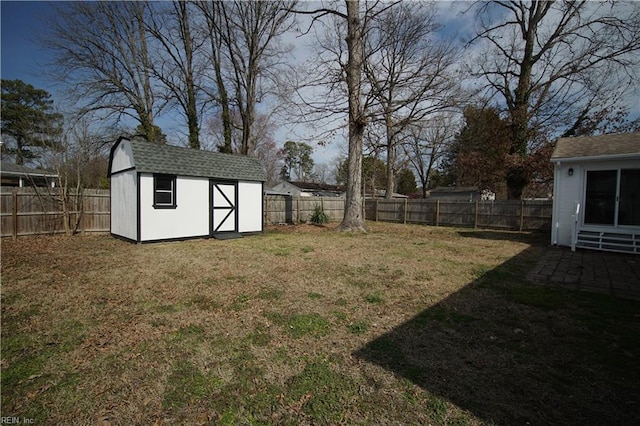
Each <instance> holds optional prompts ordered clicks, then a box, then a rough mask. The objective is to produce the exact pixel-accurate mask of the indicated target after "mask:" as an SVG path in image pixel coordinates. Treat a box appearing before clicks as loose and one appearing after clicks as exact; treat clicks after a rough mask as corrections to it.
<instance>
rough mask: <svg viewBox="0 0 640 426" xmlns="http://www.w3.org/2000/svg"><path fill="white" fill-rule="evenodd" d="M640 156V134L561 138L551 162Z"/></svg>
mask: <svg viewBox="0 0 640 426" xmlns="http://www.w3.org/2000/svg"><path fill="white" fill-rule="evenodd" d="M635 155H640V132H635V133H617V134H611V135H600V136H579V137H573V138H560V139H558V141H557V142H556V147H555V149H554V150H553V154H551V161H560V160H567V159H578V158H583V159H587V158H592V159H593V158H602V157H604V158H612V157H629V156H635Z"/></svg>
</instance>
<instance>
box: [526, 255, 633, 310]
mask: <svg viewBox="0 0 640 426" xmlns="http://www.w3.org/2000/svg"><path fill="white" fill-rule="evenodd" d="M527 279H528V280H529V281H531V282H533V283H537V284H543V285H549V286H553V287H561V288H567V289H573V290H584V291H595V292H599V293H606V294H610V295H612V296H616V297H622V298H627V299H635V300H640V256H638V255H633V254H622V253H608V252H600V251H595V250H577V251H575V252H572V251H571V250H570V249H568V248H561V247H551V248H549V249H548V250H547V251H546V252H545V254H544V256H542V257H541V258H540V260H539V261H538V263H537V264H536V266H535V267H534V268H533V269H532V270H531V271H529V273H528V275H527Z"/></svg>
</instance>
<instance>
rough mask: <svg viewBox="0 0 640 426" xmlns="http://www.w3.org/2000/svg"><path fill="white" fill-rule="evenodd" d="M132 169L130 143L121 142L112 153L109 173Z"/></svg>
mask: <svg viewBox="0 0 640 426" xmlns="http://www.w3.org/2000/svg"><path fill="white" fill-rule="evenodd" d="M132 167H133V152H132V151H131V142H130V141H128V140H122V141H121V142H120V143H119V144H118V146H117V148H116V149H115V151H114V153H113V160H112V162H111V173H112V174H113V173H117V172H119V171H120V170H126V169H130V168H132Z"/></svg>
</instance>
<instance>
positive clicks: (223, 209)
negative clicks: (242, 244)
mask: <svg viewBox="0 0 640 426" xmlns="http://www.w3.org/2000/svg"><path fill="white" fill-rule="evenodd" d="M236 193H237V188H236V184H235V183H229V182H212V183H211V201H212V203H213V205H212V209H211V211H212V219H211V223H212V225H211V231H212V233H213V232H235V231H236V230H237V214H236V200H237V198H236Z"/></svg>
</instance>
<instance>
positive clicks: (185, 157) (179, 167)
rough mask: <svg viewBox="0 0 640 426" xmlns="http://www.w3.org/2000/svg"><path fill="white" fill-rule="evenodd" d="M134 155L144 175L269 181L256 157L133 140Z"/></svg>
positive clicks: (135, 163)
mask: <svg viewBox="0 0 640 426" xmlns="http://www.w3.org/2000/svg"><path fill="white" fill-rule="evenodd" d="M122 139H126V138H120V139H119V140H118V142H117V143H116V145H115V146H117V145H118V144H119V143H120V141H121V140H122ZM115 146H114V147H115ZM131 151H132V153H133V162H134V163H133V164H134V165H135V168H136V170H137V171H138V172H142V173H164V174H170V175H180V176H193V177H207V178H216V179H231V180H249V181H263V182H264V181H266V180H267V176H266V174H265V172H264V169H263V168H262V164H261V163H260V160H258V159H257V158H256V157H249V156H245V155H233V154H222V153H219V152H211V151H201V150H197V149H191V148H182V147H179V146H173V145H159V144H155V143H151V142H146V141H140V140H131Z"/></svg>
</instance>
